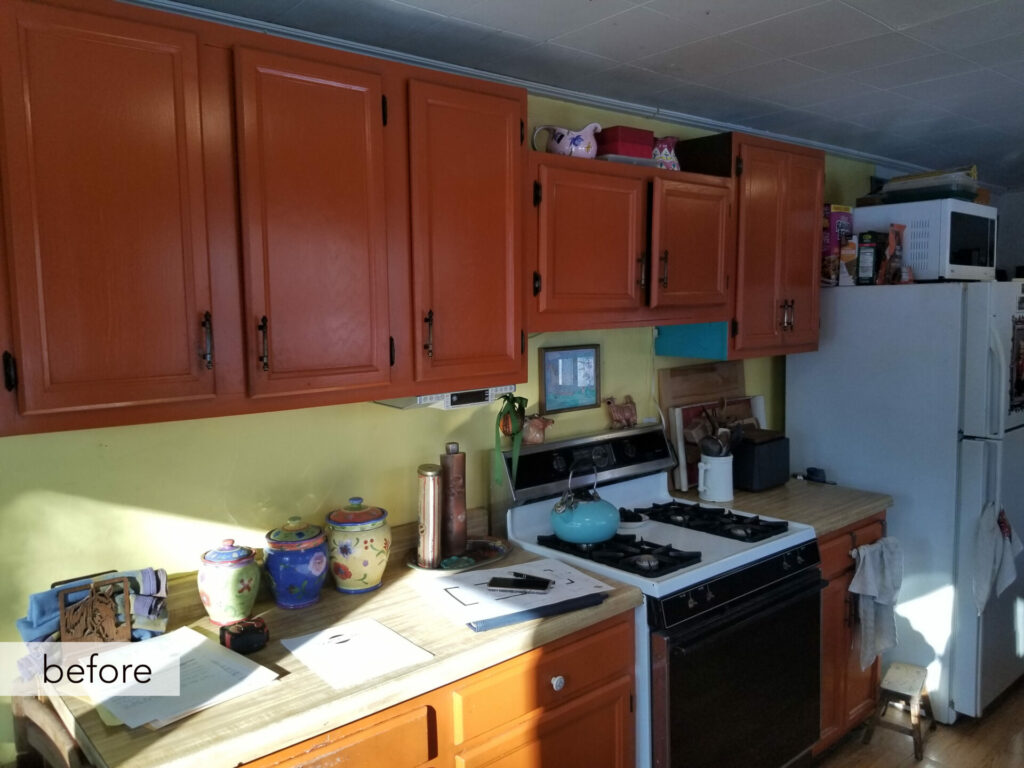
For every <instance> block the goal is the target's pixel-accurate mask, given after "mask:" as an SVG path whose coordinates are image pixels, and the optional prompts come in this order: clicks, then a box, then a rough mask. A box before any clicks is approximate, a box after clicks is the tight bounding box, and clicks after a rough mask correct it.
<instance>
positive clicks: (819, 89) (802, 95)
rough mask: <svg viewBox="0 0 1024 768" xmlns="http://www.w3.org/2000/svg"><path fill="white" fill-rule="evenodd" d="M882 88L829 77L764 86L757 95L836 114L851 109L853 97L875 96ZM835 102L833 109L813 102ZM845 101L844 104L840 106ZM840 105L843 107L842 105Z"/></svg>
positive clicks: (823, 112) (820, 112)
mask: <svg viewBox="0 0 1024 768" xmlns="http://www.w3.org/2000/svg"><path fill="white" fill-rule="evenodd" d="M880 93H881V91H880V90H879V89H878V88H875V87H873V86H870V85H865V84H864V83H858V82H856V81H854V80H848V79H847V78H844V77H827V78H824V79H815V80H811V81H809V82H805V83H798V84H796V85H790V86H786V87H785V88H765V89H764V90H763V91H762V92H761V93H759V94H758V96H759V97H760V98H762V99H764V100H765V101H771V102H773V103H776V104H782V105H784V106H787V107H792V108H795V109H806V110H808V111H810V112H814V113H815V114H819V115H826V116H835V110H836V109H839V112H840V113H841V112H844V111H852V110H853V108H854V104H855V103H856V102H855V101H854V100H855V99H859V98H860V97H863V96H868V95H870V96H876V95H878V94H880ZM822 102H832V109H831V110H818V109H811V106H812V105H815V104H820V103H822ZM841 105H842V106H841ZM840 106H841V108H840Z"/></svg>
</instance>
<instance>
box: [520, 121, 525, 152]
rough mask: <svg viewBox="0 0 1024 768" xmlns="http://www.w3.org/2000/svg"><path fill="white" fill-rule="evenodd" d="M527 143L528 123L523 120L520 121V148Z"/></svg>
mask: <svg viewBox="0 0 1024 768" xmlns="http://www.w3.org/2000/svg"><path fill="white" fill-rule="evenodd" d="M525 141H526V123H525V122H523V121H522V120H520V121H519V146H523V143H524V142H525Z"/></svg>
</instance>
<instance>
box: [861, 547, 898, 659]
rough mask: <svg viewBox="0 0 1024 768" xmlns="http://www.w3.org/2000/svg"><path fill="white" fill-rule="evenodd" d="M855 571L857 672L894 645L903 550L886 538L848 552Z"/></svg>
mask: <svg viewBox="0 0 1024 768" xmlns="http://www.w3.org/2000/svg"><path fill="white" fill-rule="evenodd" d="M850 555H851V556H852V557H853V559H854V561H856V563H857V570H856V571H855V572H854V574H853V580H852V581H851V582H850V592H853V593H855V594H857V595H859V600H858V604H857V609H858V612H859V613H860V668H861V669H867V668H868V667H870V666H871V664H872V662H874V660H875V657H876V656H878V655H879V654H880V653H882V652H883V651H885V650H888V649H889V648H893V647H894V646H895V645H896V642H897V637H896V611H895V607H896V599H897V598H898V597H899V594H900V586H901V585H902V584H903V550H902V549H901V548H900V543H899V541H897V540H896V539H893V538H890V537H886V538H884V539H880V540H879V541H876V542H875V543H874V544H865V545H864V546H861V547H857V548H856V549H853V550H851V552H850Z"/></svg>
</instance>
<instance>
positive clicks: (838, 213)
mask: <svg viewBox="0 0 1024 768" xmlns="http://www.w3.org/2000/svg"><path fill="white" fill-rule="evenodd" d="M852 238H853V208H851V207H850V206H848V205H836V204H835V203H825V212H824V216H823V218H822V224H821V284H822V285H827V286H832V285H838V284H839V263H840V254H841V251H842V248H843V246H844V245H845V244H846V243H848V242H849V241H850V240H851V239H852Z"/></svg>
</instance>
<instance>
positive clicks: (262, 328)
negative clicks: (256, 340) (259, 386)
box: [256, 315, 270, 371]
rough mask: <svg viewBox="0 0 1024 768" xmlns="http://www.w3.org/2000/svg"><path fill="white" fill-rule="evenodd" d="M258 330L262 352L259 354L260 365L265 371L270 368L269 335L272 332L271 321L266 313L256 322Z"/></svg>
mask: <svg viewBox="0 0 1024 768" xmlns="http://www.w3.org/2000/svg"><path fill="white" fill-rule="evenodd" d="M256 330H257V331H259V333H260V337H261V339H260V349H261V350H262V354H261V355H260V356H259V361H260V365H261V366H262V368H263V370H264V371H269V370H270V345H269V343H268V341H267V336H268V335H269V332H270V321H269V320H267V316H266V315H264V316H263V317H261V318H260V321H259V322H258V323H257V324H256Z"/></svg>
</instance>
